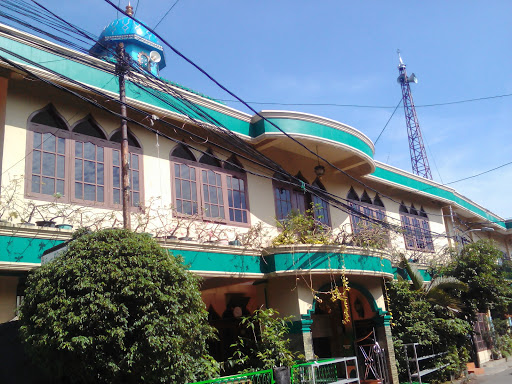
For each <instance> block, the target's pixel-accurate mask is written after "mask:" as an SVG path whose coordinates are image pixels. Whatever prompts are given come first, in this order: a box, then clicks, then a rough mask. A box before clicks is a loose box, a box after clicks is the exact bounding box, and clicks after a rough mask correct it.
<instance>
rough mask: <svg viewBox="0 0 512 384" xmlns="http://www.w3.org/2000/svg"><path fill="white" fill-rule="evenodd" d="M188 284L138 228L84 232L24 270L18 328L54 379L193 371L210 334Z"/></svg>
mask: <svg viewBox="0 0 512 384" xmlns="http://www.w3.org/2000/svg"><path fill="white" fill-rule="evenodd" d="M198 284H199V282H198V278H197V277H195V276H194V275H193V274H192V273H190V272H188V271H187V270H186V268H185V267H184V266H183V265H182V260H181V259H180V258H177V257H174V256H172V255H169V253H168V252H167V251H166V250H164V249H163V248H161V247H160V246H159V245H158V244H157V243H156V242H155V241H154V240H152V239H151V238H150V237H149V236H147V235H144V234H136V233H132V232H130V231H126V230H112V229H111V230H102V231H99V232H96V233H90V234H85V235H83V236H80V237H78V238H76V239H75V240H73V241H72V242H71V243H70V244H69V247H68V249H67V251H66V252H64V253H63V254H62V255H61V256H60V257H59V258H57V259H56V260H54V261H52V262H50V263H48V264H46V265H44V266H42V267H41V268H39V269H37V270H36V271H35V272H34V273H33V274H32V275H31V276H30V277H29V279H28V281H27V291H26V296H25V302H24V304H23V306H22V308H21V315H20V320H21V324H22V325H21V336H22V339H23V341H24V343H25V344H26V348H27V351H28V352H29V354H30V355H31V356H32V358H33V359H34V360H36V361H37V362H39V363H40V364H41V365H42V366H43V367H46V368H47V369H48V370H49V371H50V373H51V374H52V376H53V377H55V378H59V379H60V380H61V382H80V383H93V382H94V383H139V382H145V383H187V382H191V381H194V380H196V379H203V378H204V377H205V376H208V372H214V370H215V369H214V365H213V364H212V361H213V359H211V358H210V357H209V355H208V353H207V346H206V344H207V340H208V339H210V338H212V337H214V332H213V329H212V328H211V327H210V326H209V325H208V323H207V311H206V309H205V306H204V304H203V302H202V300H201V294H200V292H199V289H198ZM198 376H199V377H198Z"/></svg>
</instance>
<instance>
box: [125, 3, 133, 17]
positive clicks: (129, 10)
mask: <svg viewBox="0 0 512 384" xmlns="http://www.w3.org/2000/svg"><path fill="white" fill-rule="evenodd" d="M126 14H127V15H129V16H133V7H132V5H131V4H130V1H128V5H127V6H126Z"/></svg>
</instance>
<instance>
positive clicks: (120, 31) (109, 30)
mask: <svg viewBox="0 0 512 384" xmlns="http://www.w3.org/2000/svg"><path fill="white" fill-rule="evenodd" d="M121 36H123V37H125V38H127V37H133V38H136V39H137V38H138V39H144V40H147V42H150V43H153V44H155V45H157V46H158V47H161V45H160V44H159V43H160V42H159V41H158V39H157V38H156V36H155V35H154V34H153V33H151V32H150V31H148V30H147V29H146V28H145V27H144V26H142V25H141V24H139V23H137V22H135V21H133V20H132V19H131V18H130V17H128V16H126V17H123V18H121V19H117V20H114V21H113V22H111V23H110V24H109V25H107V26H106V27H105V29H104V30H103V32H101V35H100V40H117V39H116V38H119V37H121ZM153 44H149V45H153Z"/></svg>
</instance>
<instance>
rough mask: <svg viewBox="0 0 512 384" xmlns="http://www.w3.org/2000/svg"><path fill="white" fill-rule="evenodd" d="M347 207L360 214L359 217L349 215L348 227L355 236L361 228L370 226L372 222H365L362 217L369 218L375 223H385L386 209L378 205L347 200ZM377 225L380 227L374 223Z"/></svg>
mask: <svg viewBox="0 0 512 384" xmlns="http://www.w3.org/2000/svg"><path fill="white" fill-rule="evenodd" d="M349 205H350V207H352V208H353V209H355V210H356V211H358V212H360V213H361V216H359V215H357V214H355V213H352V212H351V213H350V226H351V228H352V233H354V234H357V233H359V232H361V230H362V229H363V227H367V226H371V225H372V224H373V221H371V220H366V219H365V218H364V216H363V215H365V216H368V217H371V218H373V219H375V220H376V221H386V208H385V207H382V206H380V205H374V204H368V203H363V202H361V201H356V200H349ZM376 224H377V225H380V224H378V223H376Z"/></svg>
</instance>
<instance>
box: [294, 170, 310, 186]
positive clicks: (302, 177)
mask: <svg viewBox="0 0 512 384" xmlns="http://www.w3.org/2000/svg"><path fill="white" fill-rule="evenodd" d="M295 177H296V178H297V179H299V180H300V181H303V182H304V183H306V184H309V181H308V180H307V179H306V178H305V177H304V175H303V174H302V172H301V171H299V172H298V173H297V174H296V175H295Z"/></svg>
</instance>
